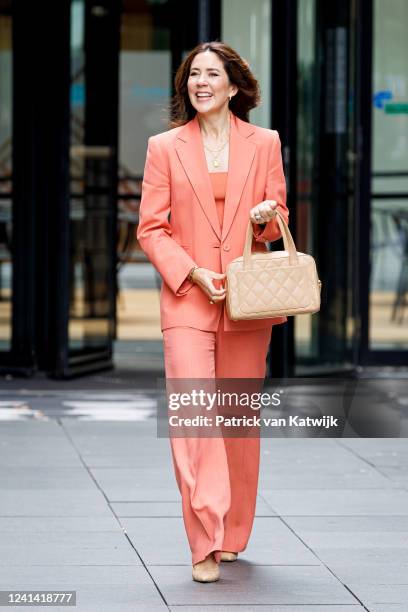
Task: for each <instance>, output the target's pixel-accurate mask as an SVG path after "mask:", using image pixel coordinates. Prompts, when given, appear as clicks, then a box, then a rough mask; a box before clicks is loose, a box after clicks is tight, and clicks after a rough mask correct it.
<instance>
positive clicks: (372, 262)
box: [0, 0, 408, 377]
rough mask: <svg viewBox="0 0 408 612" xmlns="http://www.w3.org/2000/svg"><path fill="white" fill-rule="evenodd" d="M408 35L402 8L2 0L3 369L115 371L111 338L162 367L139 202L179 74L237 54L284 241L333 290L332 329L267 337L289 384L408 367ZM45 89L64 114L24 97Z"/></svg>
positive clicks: (287, 329) (313, 322) (295, 327)
mask: <svg viewBox="0 0 408 612" xmlns="http://www.w3.org/2000/svg"><path fill="white" fill-rule="evenodd" d="M180 14H182V15H183V19H180V18H179V15H180ZM47 16H48V17H49V19H48V20H47V19H46V17H47ZM50 22H52V23H53V29H52V30H50V29H49V23H50ZM407 24H408V5H407V3H406V2H405V0H394V1H393V3H384V2H381V0H372V2H371V1H370V0H369V1H368V2H362V1H361V0H347V1H346V2H344V1H343V0H335V1H334V2H330V3H325V2H322V1H321V0H298V1H295V2H290V3H278V2H272V0H252V1H251V2H250V3H248V2H237V1H236V0H222V2H219V3H217V2H199V1H198V0H195V1H193V2H190V1H189V0H159V1H156V0H123V2H121V3H117V2H115V0H106V1H105V2H104V3H97V4H95V3H91V2H87V1H86V0H61V3H59V4H58V7H57V6H53V5H52V6H46V5H41V4H40V5H33V4H29V5H25V6H23V4H21V3H17V2H15V3H14V2H13V0H0V362H1V367H2V368H3V366H4V367H5V368H8V367H13V368H14V367H15V368H16V369H18V370H22V371H24V372H25V373H26V374H27V373H33V372H35V371H36V369H40V370H41V371H46V372H47V373H50V374H51V375H55V376H57V377H58V376H60V377H64V376H69V375H75V373H76V372H77V371H78V372H80V371H82V372H84V371H92V369H99V368H101V367H111V365H112V363H113V361H112V348H113V346H114V345H113V341H114V340H116V345H115V348H116V349H117V352H116V356H117V355H118V354H119V353H120V355H121V357H120V360H119V362H120V363H123V360H122V358H123V355H124V352H125V353H126V355H127V357H126V359H127V360H129V363H130V362H132V367H133V366H134V363H135V359H134V358H135V357H137V362H138V364H139V366H141V369H148V368H149V365H150V363H151V361H150V359H151V357H152V356H154V357H155V359H156V357H157V358H158V359H157V360H156V362H155V363H156V365H157V366H158V367H159V368H160V358H161V356H160V355H159V353H160V352H161V350H162V349H161V347H162V343H161V341H162V336H161V331H160V311H159V295H160V286H161V278H160V276H159V275H158V273H157V272H156V271H155V269H154V268H153V266H152V265H151V264H150V263H149V262H148V261H147V259H146V256H145V255H144V253H143V252H142V250H141V249H140V247H139V245H138V242H137V238H136V229H137V223H138V213H139V204H140V196H141V185H142V180H143V170H144V163H145V155H146V148H147V141H148V138H149V136H151V135H153V134H156V133H159V132H163V131H165V130H166V129H167V127H168V119H169V103H170V100H171V96H172V93H173V81H174V75H175V72H176V70H177V68H178V66H179V65H180V62H181V60H182V59H183V57H184V55H185V53H186V52H188V51H189V50H190V49H191V48H193V47H194V46H195V45H196V44H197V42H198V41H200V40H224V41H225V42H227V43H228V44H230V45H231V46H232V47H234V48H236V49H237V51H238V52H239V53H240V54H241V55H242V56H243V57H244V58H245V59H246V60H247V61H248V63H249V65H250V67H251V69H252V71H253V72H254V74H255V76H256V78H257V79H258V81H259V83H260V86H261V105H260V106H259V107H258V108H256V109H253V110H252V111H251V113H250V121H251V122H253V123H255V124H256V125H259V126H263V127H266V128H272V129H277V130H278V131H279V133H280V137H281V142H282V154H283V158H284V167H285V172H286V176H287V186H288V205H289V208H290V212H291V222H292V225H291V230H292V232H293V234H294V236H295V239H296V244H297V247H298V249H299V250H300V251H302V252H307V253H310V254H312V255H313V256H314V257H315V259H316V262H317V266H318V272H319V276H320V278H321V280H322V282H323V286H322V307H321V311H320V312H319V313H317V314H315V315H312V316H300V317H296V318H294V319H291V320H290V324H289V325H287V326H281V329H279V330H276V333H275V336H274V337H273V340H272V347H273V346H274V345H273V342H275V343H277V344H276V346H277V347H278V348H277V351H276V353H275V354H277V355H282V362H284V363H285V364H291V365H290V368H286V370H285V372H286V373H288V372H293V373H294V375H305V374H307V373H311V374H313V373H314V372H328V371H332V370H333V369H334V370H340V371H344V369H347V368H356V367H357V366H359V365H368V364H370V365H375V364H377V363H378V364H380V363H381V364H384V363H387V364H388V363H390V364H397V363H403V362H404V356H405V357H406V351H407V345H408V332H407V326H406V325H405V322H406V317H407V308H408V303H407V293H408V166H407V160H408V138H407V134H408V106H407V105H408V70H407V62H406V61H405V58H406V57H407V55H408V48H407V46H408V43H407V37H406V34H405V32H406V26H407ZM51 47H52V49H53V55H52V57H51V56H50V54H49V48H51ZM28 49H30V50H32V52H31V51H30V53H27V50H28ZM51 60H52V61H51ZM52 62H53V63H54V64H56V66H57V68H55V65H52ZM367 66H368V69H367ZM37 68H41V70H40V69H38V70H37ZM53 70H57V71H55V72H54V73H53ZM50 75H52V76H53V84H54V88H53V96H52V97H51V96H50V97H48V98H47V99H46V98H42V99H41V101H39V99H38V98H37V97H36V96H32V97H30V98H29V99H28V98H27V96H26V92H27V87H30V88H31V89H34V88H35V89H36V91H37V90H38V91H43V90H46V89H47V87H48V86H49V82H50V78H51V77H50ZM362 228H365V230H364V231H363V230H362ZM275 246H276V247H277V248H278V246H279V245H275ZM272 248H274V247H272ZM279 248H280V247H279ZM272 352H273V351H271V353H272ZM153 354H154V355H153ZM116 363H118V362H116ZM272 366H273V363H272ZM285 367H286V366H285ZM76 368H77V369H76ZM81 368H82V370H81Z"/></svg>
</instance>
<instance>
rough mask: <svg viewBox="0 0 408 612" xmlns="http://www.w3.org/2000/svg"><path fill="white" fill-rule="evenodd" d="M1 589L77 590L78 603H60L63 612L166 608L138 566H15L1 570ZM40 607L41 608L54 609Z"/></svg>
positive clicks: (133, 611) (147, 573) (149, 580)
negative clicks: (65, 605)
mask: <svg viewBox="0 0 408 612" xmlns="http://www.w3.org/2000/svg"><path fill="white" fill-rule="evenodd" d="M107 585H109V586H107ZM0 589H1V590H30V589H32V590H73V591H74V590H76V592H77V600H78V605H77V606H76V607H74V608H70V607H63V606H59V609H60V610H61V611H62V610H64V611H65V612H66V611H67V610H71V609H72V610H75V611H76V610H81V612H88V610H91V611H92V612H99V611H100V610H103V611H104V612H116V611H117V612H121V611H122V610H125V611H126V612H127V611H129V612H131V611H132V612H135V611H139V610H140V612H143V611H144V610H148V611H149V612H156V611H157V612H162V611H163V610H166V609H167V607H166V605H165V603H164V601H163V598H162V597H161V595H160V593H159V591H158V588H157V586H156V585H155V584H154V581H153V580H152V577H151V576H150V574H149V572H148V571H147V570H146V569H145V568H144V567H141V566H129V565H127V566H111V567H108V566H99V565H93V566H92V565H91V566H86V565H84V566H75V565H72V566H69V565H62V566H58V565H56V566H54V567H42V566H33V567H24V566H15V567H10V568H5V569H4V571H2V573H1V576H0ZM41 608H42V609H43V610H44V611H45V610H48V611H49V610H50V609H51V610H55V609H56V608H54V607H52V608H50V607H49V606H48V607H47V606H41ZM5 609H7V608H5ZM13 609H16V608H15V607H14V608H13ZM35 609H40V608H37V607H36V608H35Z"/></svg>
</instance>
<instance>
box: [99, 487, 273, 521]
mask: <svg viewBox="0 0 408 612" xmlns="http://www.w3.org/2000/svg"><path fill="white" fill-rule="evenodd" d="M175 486H176V487H177V485H175ZM110 506H111V508H112V511H113V512H114V513H115V515H116V516H118V517H149V516H150V517H154V516H159V517H166V516H172V517H174V516H176V517H180V518H182V516H183V514H182V507H181V496H180V495H179V500H178V501H173V502H160V501H157V502H144V501H140V502H111V504H110ZM255 516H276V513H275V512H274V511H273V510H271V509H270V508H269V506H268V504H267V503H266V502H265V501H264V500H263V499H262V497H261V496H259V495H258V497H257V501H256V508H255Z"/></svg>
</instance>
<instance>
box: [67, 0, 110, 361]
mask: <svg viewBox="0 0 408 612" xmlns="http://www.w3.org/2000/svg"><path fill="white" fill-rule="evenodd" d="M118 28H119V19H118V8H117V7H115V3H113V2H112V3H107V4H106V5H93V4H92V3H87V2H85V1H84V0H73V1H72V3H71V36H70V50H71V51H70V53H71V62H70V65H71V91H70V200H69V291H68V294H69V297H68V302H69V304H68V310H69V317H68V363H67V365H66V366H65V367H66V368H67V370H69V371H80V370H81V369H84V368H85V369H89V368H92V369H94V368H95V367H97V366H98V362H103V363H105V364H106V365H109V364H110V363H111V356H112V342H113V338H114V333H115V327H114V322H115V302H116V287H115V279H116V184H117V171H116V168H117V145H116V142H117V114H118V110H117V89H118V87H117V85H118V83H117V79H118V66H117V64H118V36H119V32H118Z"/></svg>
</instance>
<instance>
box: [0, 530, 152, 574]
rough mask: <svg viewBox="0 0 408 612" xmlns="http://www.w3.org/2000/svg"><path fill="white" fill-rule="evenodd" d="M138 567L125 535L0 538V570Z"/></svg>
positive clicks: (57, 534)
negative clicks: (106, 566) (68, 566)
mask: <svg viewBox="0 0 408 612" xmlns="http://www.w3.org/2000/svg"><path fill="white" fill-rule="evenodd" d="M95 564H98V565H108V566H114V565H141V561H140V559H139V557H138V556H137V554H136V552H135V551H134V549H133V548H132V546H131V545H130V543H129V541H128V539H127V538H126V537H125V535H124V533H119V532H118V533H116V532H111V531H104V532H95V531H93V532H90V533H84V532H83V531H81V532H75V531H71V532H67V533H63V532H60V531H59V532H55V531H49V532H31V533H30V532H23V533H20V532H13V533H2V534H1V555H0V567H4V566H7V567H10V566H12V565H17V566H20V565H29V566H34V565H42V566H45V565H48V566H53V565H95Z"/></svg>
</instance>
